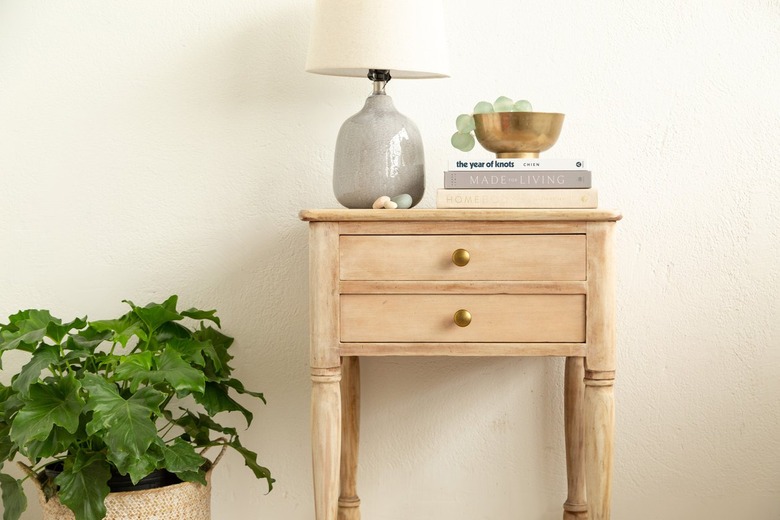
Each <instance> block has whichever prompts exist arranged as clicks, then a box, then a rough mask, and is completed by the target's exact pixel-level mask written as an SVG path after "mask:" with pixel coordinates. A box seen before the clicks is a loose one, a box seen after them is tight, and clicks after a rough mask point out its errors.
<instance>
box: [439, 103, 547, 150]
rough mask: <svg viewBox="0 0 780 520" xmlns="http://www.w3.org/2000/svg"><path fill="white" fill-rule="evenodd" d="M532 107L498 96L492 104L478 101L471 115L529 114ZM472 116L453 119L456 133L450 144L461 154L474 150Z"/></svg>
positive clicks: (465, 115)
mask: <svg viewBox="0 0 780 520" xmlns="http://www.w3.org/2000/svg"><path fill="white" fill-rule="evenodd" d="M531 111H533V107H532V106H531V103H530V101H527V100H525V99H521V100H519V101H512V99H510V98H508V97H506V96H499V97H498V98H496V100H495V101H494V102H493V103H490V102H489V101H480V102H479V103H477V104H476V105H474V112H473V114H490V113H492V112H531ZM473 114H460V115H459V116H458V117H457V118H455V127H456V128H457V131H456V132H455V133H454V134H452V137H451V138H450V144H452V146H453V147H454V148H457V149H458V150H460V151H461V152H470V151H471V150H472V149H473V148H474V144H475V143H476V141H475V140H474V130H475V129H476V124H475V123H474V115H473Z"/></svg>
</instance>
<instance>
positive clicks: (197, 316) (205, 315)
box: [181, 308, 221, 327]
mask: <svg viewBox="0 0 780 520" xmlns="http://www.w3.org/2000/svg"><path fill="white" fill-rule="evenodd" d="M216 314H217V311H216V309H215V310H211V311H202V310H200V309H194V308H193V309H187V310H186V311H181V315H182V316H186V317H188V318H192V319H193V320H209V321H211V322H214V323H216V325H217V327H220V326H221V325H220V323H219V318H217V316H216Z"/></svg>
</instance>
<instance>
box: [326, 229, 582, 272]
mask: <svg viewBox="0 0 780 520" xmlns="http://www.w3.org/2000/svg"><path fill="white" fill-rule="evenodd" d="M339 249H340V258H339V266H340V268H339V269H340V277H341V279H342V280H473V281H478V280H549V281H561V280H585V273H586V239H585V235H428V236H417V235H344V236H341V237H340V240H339ZM459 249H462V250H465V251H467V252H468V256H469V259H468V263H467V264H466V265H463V266H458V265H455V263H454V261H453V253H454V252H455V251H456V250H459Z"/></svg>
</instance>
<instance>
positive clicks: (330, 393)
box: [311, 367, 341, 520]
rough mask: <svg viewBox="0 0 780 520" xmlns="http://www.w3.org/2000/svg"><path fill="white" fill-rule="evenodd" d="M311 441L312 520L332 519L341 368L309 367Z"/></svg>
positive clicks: (334, 514)
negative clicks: (310, 371) (312, 477)
mask: <svg viewBox="0 0 780 520" xmlns="http://www.w3.org/2000/svg"><path fill="white" fill-rule="evenodd" d="M311 380H312V391H311V438H312V467H313V474H314V514H315V518H316V520H336V517H337V512H338V499H339V461H340V459H341V457H340V452H341V388H340V381H341V367H335V368H312V374H311Z"/></svg>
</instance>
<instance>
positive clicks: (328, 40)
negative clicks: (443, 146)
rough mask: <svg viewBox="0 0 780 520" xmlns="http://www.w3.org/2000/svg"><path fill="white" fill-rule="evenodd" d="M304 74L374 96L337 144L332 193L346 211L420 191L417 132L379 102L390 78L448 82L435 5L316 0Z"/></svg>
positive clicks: (433, 1) (415, 0)
mask: <svg viewBox="0 0 780 520" xmlns="http://www.w3.org/2000/svg"><path fill="white" fill-rule="evenodd" d="M306 71H307V72H312V73H315V74H325V75H330V76H350V77H367V78H368V79H369V80H371V81H372V82H373V92H372V93H371V95H370V96H369V97H368V99H366V103H365V105H364V106H363V109H362V110H361V111H360V112H358V113H357V114H355V115H354V116H352V117H350V118H349V119H347V120H346V121H345V122H344V124H343V125H342V126H341V130H340V131H339V135H338V138H337V140H336V150H335V159H334V161H333V191H334V193H335V195H336V199H337V200H338V201H339V203H341V204H342V205H343V206H345V207H347V208H371V207H372V204H373V202H374V201H375V200H376V199H377V198H378V197H380V196H382V195H387V196H389V197H396V196H398V195H401V194H408V195H410V196H411V198H412V206H414V205H416V204H417V203H418V202H420V200H421V199H422V196H423V192H424V191H425V160H424V154H423V145H422V139H421V137H420V132H419V130H418V129H417V126H416V125H415V124H414V123H413V122H412V121H411V120H410V119H409V118H407V117H406V116H404V115H402V114H400V113H399V112H398V111H397V110H396V109H395V106H394V105H393V100H392V99H391V98H390V96H388V95H386V94H385V86H386V85H387V82H388V81H390V79H391V78H412V79H414V78H445V77H448V72H447V71H448V62H447V49H446V40H445V35H444V9H443V5H442V3H441V0H392V1H390V0H315V7H314V24H313V26H312V31H311V39H310V42H309V53H308V58H307V60H306Z"/></svg>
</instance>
